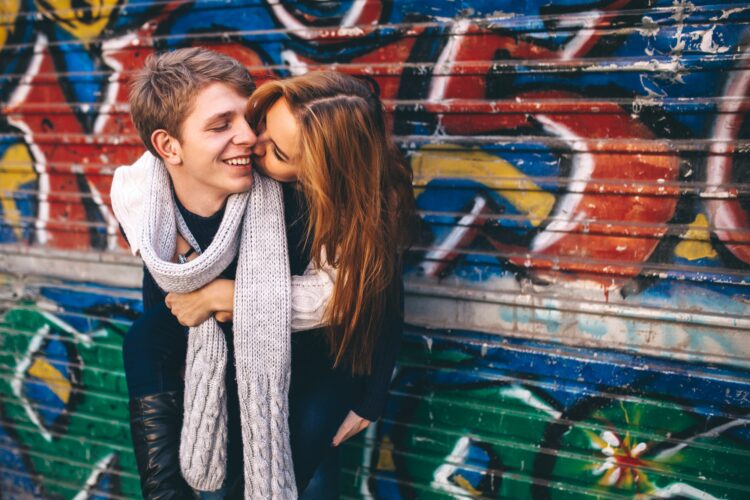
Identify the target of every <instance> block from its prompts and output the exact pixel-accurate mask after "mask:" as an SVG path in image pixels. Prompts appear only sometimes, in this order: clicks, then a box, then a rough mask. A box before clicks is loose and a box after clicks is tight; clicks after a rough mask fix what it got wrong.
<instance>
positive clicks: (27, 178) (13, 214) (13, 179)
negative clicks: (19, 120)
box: [0, 144, 36, 239]
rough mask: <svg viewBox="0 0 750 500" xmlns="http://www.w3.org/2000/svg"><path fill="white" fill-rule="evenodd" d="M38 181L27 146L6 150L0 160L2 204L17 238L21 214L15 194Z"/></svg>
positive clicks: (19, 230)
mask: <svg viewBox="0 0 750 500" xmlns="http://www.w3.org/2000/svg"><path fill="white" fill-rule="evenodd" d="M35 179H36V173H35V172H34V162H33V160H32V158H31V155H30V154H29V150H28V148H27V147H26V145H25V144H14V145H13V146H10V147H9V148H8V149H6V150H5V154H3V155H2V158H0V191H1V192H2V193H1V194H0V203H2V207H3V218H4V219H5V221H6V223H7V224H9V225H10V226H11V227H13V230H14V231H15V233H16V237H18V238H19V239H20V238H21V237H22V235H21V227H20V220H21V214H20V212H19V211H18V208H17V207H16V202H15V201H14V200H13V196H12V195H13V193H14V192H15V191H17V190H18V189H19V188H20V187H21V186H22V185H24V184H26V183H28V182H31V181H33V180H35Z"/></svg>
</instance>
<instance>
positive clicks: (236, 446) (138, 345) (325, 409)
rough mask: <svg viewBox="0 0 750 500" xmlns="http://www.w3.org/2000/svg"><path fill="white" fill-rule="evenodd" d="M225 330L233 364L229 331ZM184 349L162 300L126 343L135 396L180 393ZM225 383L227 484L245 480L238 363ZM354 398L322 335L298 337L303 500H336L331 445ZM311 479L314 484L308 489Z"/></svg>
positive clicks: (294, 429)
mask: <svg viewBox="0 0 750 500" xmlns="http://www.w3.org/2000/svg"><path fill="white" fill-rule="evenodd" d="M224 330H225V333H226V334H227V345H228V349H229V354H230V359H231V360H233V359H234V355H233V350H234V349H233V346H232V338H231V335H232V332H231V328H224ZM186 349H187V329H186V328H185V327H183V326H182V325H180V324H179V323H178V322H177V319H176V318H175V317H174V316H173V315H172V314H171V313H170V311H169V309H167V307H166V306H165V305H164V304H163V303H160V304H159V305H156V306H154V307H152V308H151V309H149V310H147V311H146V313H145V314H144V315H143V316H141V318H139V319H138V320H137V321H136V322H135V323H133V325H132V326H131V328H130V330H129V331H128V333H127V335H126V336H125V341H124V344H123V358H124V361H125V377H126V380H127V384H128V392H129V394H130V397H131V398H137V397H142V396H146V395H149V394H156V393H159V392H167V391H182V390H183V385H184V382H183V379H182V375H181V372H182V368H183V365H184V363H185V354H186ZM226 384H227V413H228V424H229V435H228V446H229V449H228V461H229V463H228V471H227V479H228V480H229V481H230V483H231V482H232V481H233V479H234V478H238V477H241V475H242V449H241V446H242V437H241V427H240V416H239V403H238V396H237V383H236V381H235V370H234V363H233V362H231V363H227V374H226ZM352 400H353V383H352V379H351V377H349V376H347V375H346V374H345V373H343V372H342V371H339V370H333V369H332V368H331V367H330V361H329V359H328V355H327V348H326V343H325V340H324V338H323V336H322V332H321V331H319V330H312V331H308V332H298V333H294V334H292V379H291V384H290V389H289V432H290V439H291V446H292V459H293V461H294V473H295V478H296V481H297V487H298V489H299V491H300V498H302V499H306V500H313V499H327V498H338V472H339V465H338V449H336V448H332V447H331V441H332V439H333V436H334V435H335V434H336V431H337V430H338V427H339V425H340V424H341V422H343V420H344V418H345V417H346V414H347V412H348V411H349V409H350V408H351V402H352ZM313 475H314V476H315V477H314V478H313ZM311 478H312V479H313V480H312V481H311ZM308 482H309V483H310V487H309V488H308V489H304V488H305V486H306V485H307V484H308ZM240 491H241V490H240Z"/></svg>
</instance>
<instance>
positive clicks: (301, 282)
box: [292, 262, 336, 332]
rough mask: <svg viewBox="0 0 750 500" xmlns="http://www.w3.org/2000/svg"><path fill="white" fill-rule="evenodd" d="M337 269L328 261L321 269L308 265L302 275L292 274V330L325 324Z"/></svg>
mask: <svg viewBox="0 0 750 500" xmlns="http://www.w3.org/2000/svg"><path fill="white" fill-rule="evenodd" d="M335 281H336V270H335V269H333V268H332V267H330V266H329V265H328V264H327V263H326V262H324V263H323V265H322V268H321V269H315V268H313V267H312V263H310V265H308V266H307V269H306V270H305V273H304V274H303V275H302V276H297V275H292V331H293V332H299V331H302V330H311V329H313V328H319V327H321V326H325V323H324V321H323V317H324V315H325V312H326V307H327V306H328V301H329V300H330V298H331V294H332V293H333V284H334V282H335Z"/></svg>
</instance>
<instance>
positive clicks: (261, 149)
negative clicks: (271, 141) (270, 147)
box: [253, 132, 268, 156]
mask: <svg viewBox="0 0 750 500" xmlns="http://www.w3.org/2000/svg"><path fill="white" fill-rule="evenodd" d="M267 142H268V139H267V138H266V133H265V132H263V133H261V134H260V135H259V136H258V139H257V140H256V141H255V146H253V154H254V155H255V156H264V155H265V154H266V143H267Z"/></svg>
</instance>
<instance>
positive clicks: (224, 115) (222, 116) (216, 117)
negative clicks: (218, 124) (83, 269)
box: [206, 111, 234, 123]
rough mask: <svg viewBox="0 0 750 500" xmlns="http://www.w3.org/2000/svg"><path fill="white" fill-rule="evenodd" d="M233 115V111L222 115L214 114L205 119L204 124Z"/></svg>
mask: <svg viewBox="0 0 750 500" xmlns="http://www.w3.org/2000/svg"><path fill="white" fill-rule="evenodd" d="M233 114H234V111H224V112H223V113H216V114H215V115H211V116H209V117H208V118H206V123H211V122H215V121H216V120H220V119H223V118H229V117H230V116H232V115H233Z"/></svg>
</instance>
